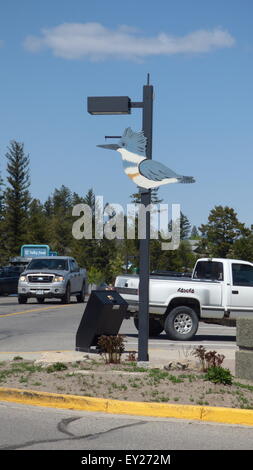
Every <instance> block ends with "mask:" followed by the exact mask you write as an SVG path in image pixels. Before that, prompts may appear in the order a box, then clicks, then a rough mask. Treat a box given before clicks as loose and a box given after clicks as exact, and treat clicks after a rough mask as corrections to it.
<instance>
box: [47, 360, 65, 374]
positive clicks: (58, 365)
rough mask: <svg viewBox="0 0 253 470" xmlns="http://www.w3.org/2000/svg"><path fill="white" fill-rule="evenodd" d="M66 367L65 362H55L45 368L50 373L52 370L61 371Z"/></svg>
mask: <svg viewBox="0 0 253 470" xmlns="http://www.w3.org/2000/svg"><path fill="white" fill-rule="evenodd" d="M67 368H68V367H67V366H66V364H63V363H62V362H56V363H55V364H52V365H51V366H48V367H47V368H46V371H47V373H48V374H50V373H52V372H58V371H61V370H66V369H67Z"/></svg>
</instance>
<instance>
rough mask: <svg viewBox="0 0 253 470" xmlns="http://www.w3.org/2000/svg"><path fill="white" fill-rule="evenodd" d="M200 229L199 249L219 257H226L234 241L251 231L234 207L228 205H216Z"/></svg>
mask: <svg viewBox="0 0 253 470" xmlns="http://www.w3.org/2000/svg"><path fill="white" fill-rule="evenodd" d="M199 230H200V232H201V234H202V239H201V242H200V244H199V248H198V251H199V252H200V253H203V254H206V255H207V256H213V257H219V258H226V257H227V256H228V254H229V252H230V250H231V249H232V247H233V244H234V242H235V241H237V240H239V239H240V238H241V237H248V236H249V235H250V233H251V232H250V230H249V229H247V228H246V227H245V225H244V224H243V223H241V222H239V220H238V218H237V214H236V212H235V211H234V209H232V208H230V207H228V206H225V207H222V206H215V207H214V209H212V210H211V212H210V214H209V217H208V223H207V224H202V225H201V226H200V227H199Z"/></svg>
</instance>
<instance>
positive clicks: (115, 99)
mask: <svg viewBox="0 0 253 470" xmlns="http://www.w3.org/2000/svg"><path fill="white" fill-rule="evenodd" d="M87 105H88V106H87V107H88V113H90V114H95V115H99V114H107V115H110V114H130V113H131V100H130V98H129V97H128V96H90V97H88V99H87Z"/></svg>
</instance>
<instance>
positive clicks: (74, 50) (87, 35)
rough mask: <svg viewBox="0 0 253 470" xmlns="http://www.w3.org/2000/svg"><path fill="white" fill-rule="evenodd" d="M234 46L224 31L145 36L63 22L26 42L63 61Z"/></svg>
mask: <svg viewBox="0 0 253 470" xmlns="http://www.w3.org/2000/svg"><path fill="white" fill-rule="evenodd" d="M234 44H235V39H234V38H233V37H232V36H231V35H230V34H229V33H228V32H227V31H224V30H223V29H221V28H215V29H213V30H198V31H194V32H192V33H190V34H188V35H186V36H181V37H179V36H171V35H168V34H166V33H163V32H161V33H159V34H158V35H157V36H154V37H144V36H143V35H141V34H140V32H139V31H138V30H137V29H135V28H132V27H129V26H127V25H121V26H119V27H118V28H117V29H115V30H111V29H108V28H105V27H104V26H103V25H101V24H100V23H84V24H81V23H64V24H61V25H59V26H56V27H54V28H50V29H43V30H42V34H41V36H40V37H36V36H28V37H27V38H26V39H25V42H24V46H25V48H26V49H27V50H29V51H31V52H37V51H39V50H41V49H43V48H47V49H50V50H52V52H53V54H54V55H55V56H58V57H62V58H64V59H84V58H88V59H91V60H102V59H108V58H116V59H128V60H129V59H131V60H140V59H144V58H145V57H148V56H154V55H172V54H190V53H191V54H193V53H203V52H210V51H212V50H214V49H219V48H224V47H232V46H233V45H234Z"/></svg>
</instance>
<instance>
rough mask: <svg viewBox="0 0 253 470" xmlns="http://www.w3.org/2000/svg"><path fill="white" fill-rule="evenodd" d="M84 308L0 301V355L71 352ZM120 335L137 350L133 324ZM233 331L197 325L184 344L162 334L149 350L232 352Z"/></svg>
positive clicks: (128, 322) (13, 299)
mask: <svg viewBox="0 0 253 470" xmlns="http://www.w3.org/2000/svg"><path fill="white" fill-rule="evenodd" d="M84 308H85V304H80V303H77V302H76V301H75V299H74V297H73V301H72V302H71V303H70V304H69V305H62V304H61V303H60V302H59V301H57V300H55V301H45V303H44V304H42V305H40V304H38V303H37V301H36V300H32V299H30V300H29V301H28V303H27V304H25V305H19V304H18V301H17V297H14V296H9V297H0V352H1V351H2V352H6V351H8V352H12V351H15V352H22V351H46V350H48V351H55V350H61V351H69V350H71V351H73V350H75V340H76V332H77V329H78V326H79V324H80V321H81V318H82V315H83V312H84ZM120 333H122V334H124V335H126V336H127V346H128V347H129V349H133V350H134V349H135V350H137V348H138V332H137V330H136V328H135V326H134V324H133V320H132V319H129V320H124V321H123V323H122V326H121V329H120ZM235 335H236V329H235V328H229V327H222V326H218V325H208V324H204V323H200V326H199V330H198V333H197V335H196V336H195V337H194V339H193V340H191V341H187V342H182V343H180V342H178V341H172V340H169V339H168V338H167V336H166V335H165V333H163V334H161V335H160V336H159V337H156V338H151V339H150V340H149V346H150V347H152V348H168V347H171V348H172V347H175V346H179V345H180V344H182V345H184V347H191V346H193V345H195V346H196V345H198V344H203V345H206V346H207V347H208V348H210V349H211V348H212V349H213V348H223V349H227V350H235V348H236V336H235Z"/></svg>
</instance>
